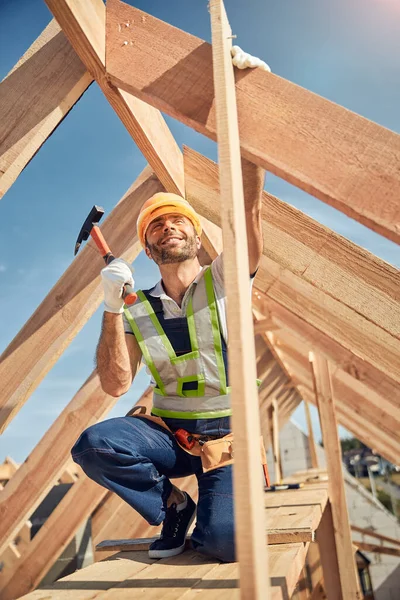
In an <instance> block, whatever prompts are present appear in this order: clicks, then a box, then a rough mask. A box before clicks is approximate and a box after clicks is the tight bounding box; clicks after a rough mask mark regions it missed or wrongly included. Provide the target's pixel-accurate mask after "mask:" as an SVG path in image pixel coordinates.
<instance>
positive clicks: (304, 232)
mask: <svg viewBox="0 0 400 600" xmlns="http://www.w3.org/2000/svg"><path fill="white" fill-rule="evenodd" d="M184 163H185V176H186V191H187V197H188V199H189V200H190V202H191V203H192V204H193V206H194V207H195V208H196V210H198V211H199V212H201V213H202V214H203V215H204V216H206V217H207V218H208V219H209V220H210V221H212V222H214V223H217V224H220V214H219V210H218V205H219V184H218V167H217V165H216V164H215V163H213V162H212V161H210V160H208V159H207V158H205V157H204V156H201V155H200V154H198V153H196V152H194V151H193V150H190V149H189V148H185V150H184ZM262 214H263V234H264V240H265V242H264V256H263V259H262V261H261V266H260V270H259V273H258V274H257V278H256V285H257V288H258V289H259V290H262V291H263V292H265V294H266V296H267V297H268V298H269V299H271V300H273V301H275V302H278V303H279V304H280V305H282V306H284V307H286V308H288V309H289V310H290V311H291V312H292V313H295V314H297V315H298V316H299V317H300V318H301V320H303V321H306V322H307V323H309V324H311V325H313V326H314V327H316V328H317V329H319V330H320V331H321V332H323V333H326V334H328V335H329V336H330V337H331V338H333V339H334V340H336V341H337V342H338V343H339V344H341V346H343V347H345V348H347V349H348V350H350V351H352V352H353V353H354V354H356V355H357V356H359V357H360V358H361V359H362V360H365V361H368V362H369V363H370V364H372V365H374V366H376V367H377V368H379V369H380V370H382V371H383V372H385V373H386V374H388V375H389V376H390V377H392V378H393V379H395V380H396V381H400V304H399V303H398V289H399V288H400V272H399V271H398V270H397V269H395V268H394V267H392V266H391V265H388V264H387V263H385V262H383V261H381V260H379V259H378V258H376V257H374V256H373V255H372V254H370V253H368V252H366V251H365V250H362V249H361V248H359V247H358V246H357V245H356V244H352V243H351V242H349V241H347V240H345V239H344V238H342V237H341V236H339V235H337V234H334V233H333V232H331V231H330V230H329V229H328V228H326V227H324V226H322V225H319V224H318V223H317V222H316V221H314V220H313V219H311V218H310V217H307V216H306V215H303V214H302V213H301V212H300V211H298V210H297V209H295V208H293V207H289V206H288V205H286V204H285V203H284V202H282V201H281V200H278V199H277V198H273V197H271V196H269V195H268V194H266V193H264V194H263V213H262ZM383 307H385V308H383ZM393 316H394V318H393Z"/></svg>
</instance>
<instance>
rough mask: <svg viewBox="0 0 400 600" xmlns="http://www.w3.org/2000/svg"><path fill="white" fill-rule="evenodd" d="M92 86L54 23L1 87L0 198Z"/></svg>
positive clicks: (27, 52)
mask: <svg viewBox="0 0 400 600" xmlns="http://www.w3.org/2000/svg"><path fill="white" fill-rule="evenodd" d="M92 81H93V78H92V76H91V75H90V74H89V73H88V72H87V70H86V69H85V67H84V65H83V64H82V62H81V61H80V60H79V58H78V56H77V55H76V53H75V52H74V50H73V49H72V48H71V46H70V44H69V43H68V40H67V39H66V38H65V35H64V34H63V32H62V31H61V29H60V26H59V25H58V24H57V23H56V21H55V20H54V19H53V20H52V21H51V22H50V23H49V25H47V27H46V28H45V29H44V30H43V32H42V33H41V34H40V36H39V37H38V38H37V40H36V41H35V42H34V43H33V44H32V46H31V47H30V48H29V49H28V50H27V51H26V52H25V54H24V55H23V57H22V58H21V59H20V60H19V61H18V62H17V64H16V65H15V67H14V68H13V69H12V70H11V71H10V73H8V75H7V76H6V78H5V79H4V80H3V81H2V82H1V84H0V198H1V197H2V196H3V195H4V194H5V193H6V191H7V190H8V189H9V188H10V186H11V185H12V184H13V183H14V181H15V180H16V179H17V177H18V175H19V174H20V173H21V171H22V170H23V169H24V167H26V165H27V164H28V163H29V161H30V160H31V159H32V158H33V157H34V155H35V154H36V152H37V151H38V150H39V148H40V147H41V145H42V144H43V143H44V142H45V140H46V139H47V138H48V137H49V135H50V134H51V133H52V132H53V131H54V129H55V128H56V127H57V126H58V125H59V124H60V122H61V121H62V119H63V118H64V117H65V116H66V115H67V114H68V112H69V110H70V109H71V108H72V106H73V105H74V104H75V103H76V102H77V101H78V100H79V98H80V97H81V96H82V94H83V93H84V91H85V90H86V89H87V88H88V86H89V85H90V84H91V82H92Z"/></svg>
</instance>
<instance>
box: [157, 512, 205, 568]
mask: <svg viewBox="0 0 400 600" xmlns="http://www.w3.org/2000/svg"><path fill="white" fill-rule="evenodd" d="M195 516H196V510H195V511H194V512H193V515H192V518H191V519H190V521H189V524H188V526H187V529H186V531H185V541H184V542H183V544H182V546H178V548H170V549H169V550H149V558H169V557H170V556H178V554H182V552H183V551H184V550H185V543H186V537H187V533H188V531H189V529H190V526H191V524H192V523H193V521H194V519H195Z"/></svg>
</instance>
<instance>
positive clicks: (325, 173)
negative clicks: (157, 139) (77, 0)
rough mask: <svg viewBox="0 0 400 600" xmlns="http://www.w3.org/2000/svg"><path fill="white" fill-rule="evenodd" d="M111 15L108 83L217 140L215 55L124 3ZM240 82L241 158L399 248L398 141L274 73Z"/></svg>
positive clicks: (252, 74)
mask: <svg viewBox="0 0 400 600" xmlns="http://www.w3.org/2000/svg"><path fill="white" fill-rule="evenodd" d="M110 8H112V11H111V10H110V16H109V22H110V28H109V31H108V37H107V57H108V60H107V72H108V75H109V78H110V80H111V81H112V82H113V83H114V85H117V86H119V87H121V88H123V89H125V90H127V91H129V92H130V93H132V94H134V95H136V96H137V97H138V98H140V99H142V100H145V101H147V102H149V103H150V104H152V105H153V106H155V107H157V108H159V109H160V110H162V111H163V112H166V113H167V114H170V115H171V116H173V117H174V118H177V119H179V120H180V121H182V122H183V123H185V124H186V125H189V126H190V127H193V128H194V129H195V130H196V131H199V132H200V133H203V134H204V135H207V136H208V137H210V138H211V139H214V140H215V139H216V137H217V121H216V114H215V97H214V86H213V79H212V53H211V47H210V45H209V44H207V43H206V42H204V41H203V40H201V39H199V38H196V37H194V36H192V35H190V34H188V33H185V32H184V31H181V30H179V29H176V28H174V27H172V26H171V25H168V24H167V23H164V22H163V21H160V20H158V19H156V18H154V17H152V16H150V15H147V14H146V13H143V12H142V11H140V10H138V9H135V8H133V7H131V6H128V5H127V4H124V3H122V2H116V1H115V0H114V2H113V4H112V7H110ZM127 21H130V22H131V27H130V29H129V34H128V35H127V31H126V29H124V28H123V27H119V25H120V24H121V23H124V22H127ZM130 40H132V41H134V43H133V44H132V45H131V44H130ZM125 41H128V44H124V42H125ZM127 64H129V65H130V68H129V69H128V68H127V66H126V65H127ZM235 75H236V95H237V106H238V115H239V126H240V140H241V152H242V155H243V156H244V157H245V158H247V159H249V160H250V161H252V162H254V163H256V164H258V165H260V166H262V167H263V168H264V169H266V170H268V171H271V172H272V173H274V174H275V175H278V176H279V177H282V178H283V179H286V180H287V181H289V182H290V183H292V184H294V185H297V186H298V187H300V188H302V189H303V190H304V191H306V192H308V193H311V194H313V195H314V196H316V197H317V198H319V199H320V200H322V201H324V202H327V203H328V204H331V205H332V206H334V207H335V208H337V209H339V210H341V211H342V212H344V213H346V214H347V215H349V216H351V217H353V218H355V219H357V220H358V221H359V222H361V223H363V224H364V225H367V226H368V227H370V228H371V229H374V230H375V231H377V232H378V233H381V234H382V235H384V236H386V237H388V238H389V239H392V240H393V241H396V242H399V241H400V201H399V198H400V167H399V165H400V136H398V135H396V134H395V133H393V132H391V131H389V130H387V129H385V128H383V127H381V126H379V125H377V124H375V123H372V122H371V121H368V120H367V119H364V118H363V117H360V116H358V115H356V114H354V113H352V112H350V111H348V110H346V109H344V108H342V107H340V106H338V105H336V104H334V103H332V102H329V101H328V100H325V99H324V98H321V97H320V96H317V95H316V94H313V93H312V92H309V91H308V90H305V89H303V88H301V87H299V86H297V85H295V84H293V83H291V82H289V81H286V80H284V79H281V78H280V77H277V76H276V75H273V74H271V73H266V72H264V71H261V70H260V69H247V70H245V71H239V70H237V71H236V74H235Z"/></svg>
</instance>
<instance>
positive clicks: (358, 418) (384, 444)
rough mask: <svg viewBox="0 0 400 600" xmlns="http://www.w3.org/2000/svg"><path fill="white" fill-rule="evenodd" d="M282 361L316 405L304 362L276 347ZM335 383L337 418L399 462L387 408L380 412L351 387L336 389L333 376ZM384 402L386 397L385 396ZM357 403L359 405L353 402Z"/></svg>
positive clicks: (396, 439) (394, 428)
mask: <svg viewBox="0 0 400 600" xmlns="http://www.w3.org/2000/svg"><path fill="white" fill-rule="evenodd" d="M277 352H279V354H280V356H281V359H282V361H283V362H284V364H285V365H286V367H287V368H288V370H289V371H290V374H291V376H292V378H293V380H294V381H296V383H297V386H298V389H299V392H300V395H301V396H302V397H303V398H304V400H307V401H310V402H312V403H313V404H316V398H315V395H314V391H313V386H312V379H311V375H310V371H309V369H308V368H307V367H306V366H305V361H304V362H303V360H302V362H300V361H298V360H296V359H295V358H293V356H291V355H290V354H288V353H287V351H286V349H285V350H282V349H281V347H278V348H277ZM332 386H333V390H334V393H335V402H336V411H337V418H338V421H339V423H340V424H341V425H343V427H345V428H346V429H348V430H349V431H351V432H352V433H353V434H354V435H355V436H356V437H357V439H360V440H361V441H363V442H364V443H365V444H367V445H369V446H371V444H372V445H373V448H374V449H375V450H376V451H377V452H378V453H379V454H381V455H382V456H384V457H385V458H386V459H387V460H389V461H391V462H394V463H397V462H398V459H399V456H400V443H399V435H398V428H397V426H396V422H393V423H391V422H390V419H388V418H387V416H386V415H385V413H384V411H383V410H381V411H379V405H378V406H375V405H372V406H371V405H370V404H369V403H368V402H367V401H366V400H365V397H364V396H362V395H360V394H358V395H355V394H354V391H353V390H352V389H351V388H348V389H346V388H342V389H341V393H340V394H338V393H336V392H335V390H336V387H335V382H334V375H333V376H332ZM383 401H384V399H383ZM355 402H357V404H354V403H355Z"/></svg>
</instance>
